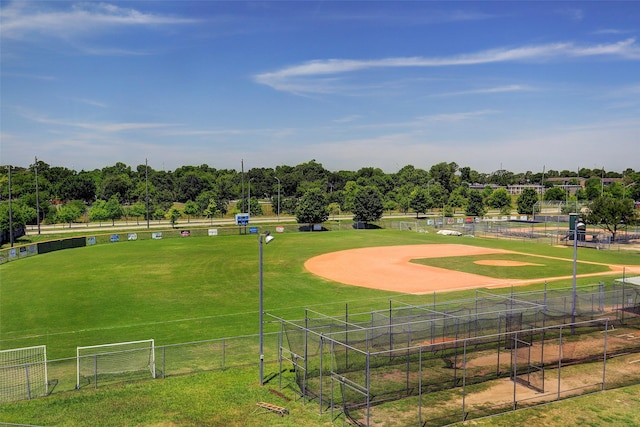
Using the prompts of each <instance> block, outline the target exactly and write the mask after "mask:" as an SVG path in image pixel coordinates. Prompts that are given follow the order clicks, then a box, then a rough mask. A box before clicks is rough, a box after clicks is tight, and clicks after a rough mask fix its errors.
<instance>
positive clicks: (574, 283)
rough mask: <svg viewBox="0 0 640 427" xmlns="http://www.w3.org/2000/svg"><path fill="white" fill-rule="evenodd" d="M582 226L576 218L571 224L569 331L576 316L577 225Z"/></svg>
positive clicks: (573, 326) (572, 327)
mask: <svg viewBox="0 0 640 427" xmlns="http://www.w3.org/2000/svg"><path fill="white" fill-rule="evenodd" d="M579 226H580V227H581V226H582V222H581V221H579V220H578V219H577V218H576V222H575V223H574V224H573V286H572V295H571V297H572V301H571V333H572V334H573V333H575V323H576V316H577V314H578V313H577V299H578V296H577V285H576V281H577V278H576V275H577V261H578V227H579Z"/></svg>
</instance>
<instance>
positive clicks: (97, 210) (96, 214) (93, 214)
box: [89, 199, 109, 225]
mask: <svg viewBox="0 0 640 427" xmlns="http://www.w3.org/2000/svg"><path fill="white" fill-rule="evenodd" d="M106 204H107V202H106V201H104V200H102V199H98V200H96V201H95V202H93V204H92V205H91V207H90V208H89V221H94V222H95V221H97V222H98V223H100V225H102V221H106V220H108V219H109V213H108V212H107V208H106Z"/></svg>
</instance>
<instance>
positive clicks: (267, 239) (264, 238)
mask: <svg viewBox="0 0 640 427" xmlns="http://www.w3.org/2000/svg"><path fill="white" fill-rule="evenodd" d="M273 239H275V237H273V236H272V235H271V232H269V231H267V232H266V233H262V234H260V235H259V236H258V247H259V264H260V274H259V276H260V297H259V299H260V308H259V311H260V319H259V322H260V329H259V331H260V332H259V333H258V335H259V336H260V350H259V351H260V385H261V386H262V385H264V351H263V349H264V319H263V317H264V310H263V303H262V296H263V291H262V289H263V283H264V281H263V276H264V275H263V262H262V246H263V245H262V242H263V241H264V244H265V245H268V244H269V243H270V242H271V241H273Z"/></svg>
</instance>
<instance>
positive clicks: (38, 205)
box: [35, 157, 40, 234]
mask: <svg viewBox="0 0 640 427" xmlns="http://www.w3.org/2000/svg"><path fill="white" fill-rule="evenodd" d="M35 171H36V223H37V224H38V234H40V195H39V192H38V158H37V157H36V162H35Z"/></svg>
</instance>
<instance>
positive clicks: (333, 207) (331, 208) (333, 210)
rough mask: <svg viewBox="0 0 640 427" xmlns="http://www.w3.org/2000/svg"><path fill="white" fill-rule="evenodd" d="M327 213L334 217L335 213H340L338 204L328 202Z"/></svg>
mask: <svg viewBox="0 0 640 427" xmlns="http://www.w3.org/2000/svg"><path fill="white" fill-rule="evenodd" d="M328 208H329V215H331V216H333V217H334V218H335V216H336V215H340V204H339V203H336V202H333V203H329V206H328Z"/></svg>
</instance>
